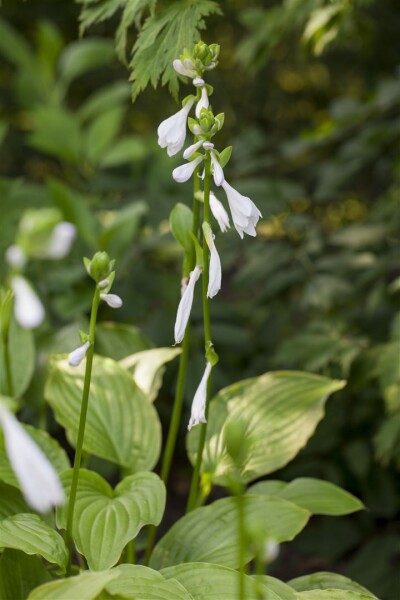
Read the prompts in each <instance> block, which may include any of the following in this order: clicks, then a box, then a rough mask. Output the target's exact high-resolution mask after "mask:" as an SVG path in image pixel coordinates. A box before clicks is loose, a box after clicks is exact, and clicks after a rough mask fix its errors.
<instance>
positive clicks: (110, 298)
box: [100, 294, 123, 308]
mask: <svg viewBox="0 0 400 600" xmlns="http://www.w3.org/2000/svg"><path fill="white" fill-rule="evenodd" d="M100 298H101V300H104V302H106V303H107V304H108V306H110V307H111V308H121V306H122V304H123V303H122V300H121V298H120V297H119V296H117V294H100Z"/></svg>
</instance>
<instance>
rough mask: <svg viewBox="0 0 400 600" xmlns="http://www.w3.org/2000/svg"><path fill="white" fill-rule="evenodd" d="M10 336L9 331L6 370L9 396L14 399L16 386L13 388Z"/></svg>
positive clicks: (5, 345)
mask: <svg viewBox="0 0 400 600" xmlns="http://www.w3.org/2000/svg"><path fill="white" fill-rule="evenodd" d="M9 336H10V332H9V331H8V332H7V334H6V336H5V338H4V364H5V369H6V383H7V394H8V396H10V397H11V398H13V396H14V386H13V380H12V370H11V355H10V343H9V339H10V338H9Z"/></svg>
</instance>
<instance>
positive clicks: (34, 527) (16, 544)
mask: <svg viewBox="0 0 400 600" xmlns="http://www.w3.org/2000/svg"><path fill="white" fill-rule="evenodd" d="M0 548H13V549H14V550H22V552H25V554H39V556H42V557H43V558H45V559H46V560H47V561H48V562H50V563H54V564H56V565H58V566H59V567H61V569H63V570H65V568H66V565H67V562H68V550H67V548H66V546H65V543H64V540H63V539H62V537H61V536H60V534H59V533H57V532H56V531H54V529H52V528H51V527H49V526H48V525H47V524H46V523H45V522H44V521H42V520H41V518H40V517H39V516H38V515H34V514H32V513H19V514H18V515H13V516H12V517H8V518H7V519H3V521H0Z"/></svg>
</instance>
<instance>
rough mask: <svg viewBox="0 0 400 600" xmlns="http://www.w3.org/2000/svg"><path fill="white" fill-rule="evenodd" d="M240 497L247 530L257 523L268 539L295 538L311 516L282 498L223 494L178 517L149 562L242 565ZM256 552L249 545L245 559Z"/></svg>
mask: <svg viewBox="0 0 400 600" xmlns="http://www.w3.org/2000/svg"><path fill="white" fill-rule="evenodd" d="M239 501H243V505H244V511H245V520H246V528H247V530H250V529H252V528H255V527H256V528H257V529H258V530H260V531H262V533H263V534H264V535H265V539H267V538H269V539H273V540H275V541H276V542H283V541H288V540H291V539H293V538H294V537H295V536H296V535H297V534H298V533H299V532H300V531H301V530H302V529H303V527H304V526H305V524H306V523H307V521H308V518H309V516H310V513H309V512H308V511H307V510H304V509H302V508H300V507H299V506H296V505H295V504H293V503H292V502H287V501H286V500H282V499H280V498H273V497H266V496H264V497H260V496H250V495H247V496H244V497H243V498H242V499H238V498H223V499H222V500H217V501H216V502H214V503H213V504H211V505H210V506H205V507H201V508H198V509H196V510H193V511H192V512H190V513H188V514H187V515H185V516H184V517H182V518H181V519H180V520H179V521H177V522H176V523H175V524H174V525H173V526H172V527H171V529H170V530H169V531H168V533H166V534H165V536H164V537H163V538H162V539H161V540H160V541H159V542H158V544H157V546H156V547H155V549H154V552H153V554H152V557H151V561H150V566H151V567H152V568H154V569H161V568H163V567H167V566H171V565H176V564H179V563H181V562H212V563H218V564H220V565H224V566H226V567H231V568H237V567H239V550H238V545H237V532H238V523H237V519H238V502H239ZM193 540H195V543H193ZM254 552H255V550H254V548H252V547H248V548H246V554H245V561H246V562H249V561H250V560H251V559H252V558H253V557H254Z"/></svg>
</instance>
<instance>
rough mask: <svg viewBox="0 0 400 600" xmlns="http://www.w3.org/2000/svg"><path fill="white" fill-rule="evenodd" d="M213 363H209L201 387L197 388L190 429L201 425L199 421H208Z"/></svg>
mask: <svg viewBox="0 0 400 600" xmlns="http://www.w3.org/2000/svg"><path fill="white" fill-rule="evenodd" d="M211 369H212V366H211V363H209V362H208V363H207V365H206V368H205V371H204V375H203V377H202V378H201V381H200V384H199V387H198V388H197V390H196V393H195V395H194V398H193V402H192V411H191V415H190V420H189V425H188V430H189V431H190V430H191V429H192V427H194V425H199V423H206V422H207V420H206V416H205V411H206V402H207V383H208V378H209V377H210V373H211Z"/></svg>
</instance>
